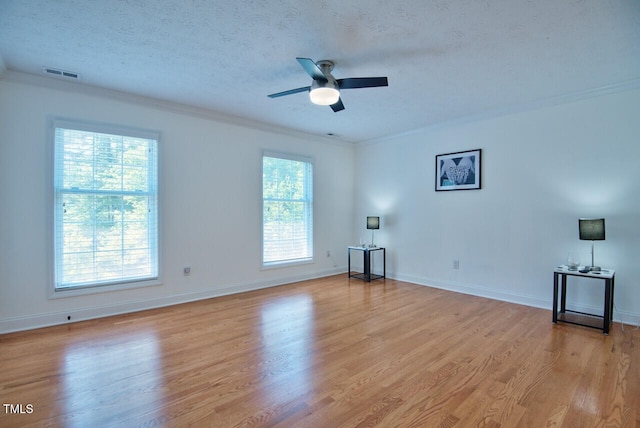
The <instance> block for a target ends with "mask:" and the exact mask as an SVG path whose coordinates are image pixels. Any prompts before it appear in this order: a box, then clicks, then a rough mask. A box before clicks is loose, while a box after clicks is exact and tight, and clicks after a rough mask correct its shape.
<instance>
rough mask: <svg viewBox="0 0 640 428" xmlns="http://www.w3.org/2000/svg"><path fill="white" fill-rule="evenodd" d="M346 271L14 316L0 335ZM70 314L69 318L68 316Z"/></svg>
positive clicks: (0, 327)
mask: <svg viewBox="0 0 640 428" xmlns="http://www.w3.org/2000/svg"><path fill="white" fill-rule="evenodd" d="M340 273H346V267H343V268H334V269H331V270H327V271H323V272H313V273H310V274H308V275H293V276H287V277H282V278H277V279H271V280H268V281H254V282H247V283H238V284H227V285H225V286H223V287H219V288H216V289H212V290H202V291H197V292H191V293H183V294H177V295H171V296H165V297H160V298H157V299H145V300H136V301H130V302H125V303H118V304H114V305H101V306H97V307H92V308H84V309H78V310H72V311H69V310H65V311H64V312H53V313H46V314H39V315H34V316H27V317H15V318H7V319H3V320H0V334H4V333H12V332H16V331H24V330H32V329H35V328H41V327H50V326H54V325H61V324H68V323H72V322H77V321H86V320H90V319H96V318H104V317H108V316H113V315H120V314H126V313H131V312H138V311H144V310H148V309H156V308H162V307H165V306H172V305H178V304H181V303H188V302H193V301H197V300H204V299H211V298H214V297H220V296H226V295H230V294H237V293H243V292H246V291H254V290H259V289H262V288H268V287H276V286H279V285H284V284H290V283H293V282H299V281H306V280H309V279H315V278H323V277H327V276H331V275H337V274H340ZM67 317H71V319H70V320H69V319H67Z"/></svg>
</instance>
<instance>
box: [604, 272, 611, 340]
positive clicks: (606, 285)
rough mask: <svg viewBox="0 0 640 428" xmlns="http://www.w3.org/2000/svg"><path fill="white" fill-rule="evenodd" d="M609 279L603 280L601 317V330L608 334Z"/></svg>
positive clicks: (609, 316)
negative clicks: (602, 310) (602, 312)
mask: <svg viewBox="0 0 640 428" xmlns="http://www.w3.org/2000/svg"><path fill="white" fill-rule="evenodd" d="M611 300H612V299H611V280H610V279H605V281H604V316H603V317H602V332H603V333H604V334H609V325H610V324H611V313H612V311H611Z"/></svg>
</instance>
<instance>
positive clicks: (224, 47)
mask: <svg viewBox="0 0 640 428" xmlns="http://www.w3.org/2000/svg"><path fill="white" fill-rule="evenodd" d="M297 56H301V57H309V58H312V59H314V60H316V61H317V60H321V59H330V60H333V61H334V62H335V63H336V66H335V69H334V72H333V75H334V76H335V77H336V78H345V77H368V76H388V78H389V87H386V88H370V89H354V90H345V91H343V92H342V99H343V102H344V105H345V107H346V109H345V110H344V111H341V112H338V113H334V112H333V111H332V110H331V109H330V108H329V107H319V106H316V105H313V104H311V103H310V102H309V100H308V96H307V94H306V93H300V94H295V95H290V96H287V97H283V98H277V99H270V98H267V94H270V93H274V92H279V91H284V90H287V89H292V88H297V87H300V86H307V85H309V84H310V83H311V79H310V78H309V77H308V76H307V74H305V72H304V70H303V69H302V68H301V67H300V65H299V64H298V63H297V61H296V60H295V58H296V57H297ZM3 62H4V66H5V68H6V70H9V71H18V72H25V73H32V74H42V68H43V67H55V68H59V69H62V70H67V71H72V72H75V73H78V74H79V75H80V78H81V83H82V84H85V85H92V86H98V87H103V88H109V89H114V90H117V91H122V92H127V93H132V94H137V95H143V96H145V97H152V98H157V99H161V100H168V101H174V102H177V103H181V104H185V105H188V106H194V107H198V108H204V109H207V110H212V111H214V112H218V113H222V114H225V115H230V116H237V117H241V118H246V119H249V120H253V121H258V122H262V123H267V124H271V125H275V126H278V127H285V128H290V129H294V130H298V131H303V132H308V133H312V134H319V135H324V134H328V133H332V134H335V135H336V138H339V139H342V140H345V141H364V140H369V139H375V138H380V137H385V136H390V135H395V134H399V133H403V132H408V131H412V130H415V129H421V128H424V127H428V126H432V125H435V124H439V123H442V122H448V121H455V120H463V119H465V118H470V117H477V116H482V115H487V114H492V113H499V112H508V111H514V110H518V109H521V108H525V107H526V106H531V105H539V104H540V103H545V102H550V101H553V100H558V99H563V98H566V97H567V96H577V95H579V94H582V93H593V92H594V91H598V90H601V89H602V88H616V87H620V86H624V87H628V86H629V85H630V84H631V85H636V84H637V82H640V1H637V0H619V1H613V0H611V1H605V0H575V1H569V0H563V1H558V0H535V1H534V0H531V1H529V0H484V1H481V0H457V1H454V0H409V1H388V0H384V1H380V0H353V1H347V0H315V1H306V0H268V1H257V0H255V1H254V0H235V1H229V2H223V1H217V2H214V1H205V0H200V1H199V0H103V1H87V0H56V1H51V0H30V1H25V0H0V66H1V65H2V63H3ZM0 69H1V67H0ZM639 86H640V85H639Z"/></svg>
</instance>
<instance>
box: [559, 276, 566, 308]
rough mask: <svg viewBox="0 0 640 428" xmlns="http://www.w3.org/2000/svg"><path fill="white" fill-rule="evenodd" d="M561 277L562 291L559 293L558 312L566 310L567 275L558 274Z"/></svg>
mask: <svg viewBox="0 0 640 428" xmlns="http://www.w3.org/2000/svg"><path fill="white" fill-rule="evenodd" d="M559 275H560V276H561V277H562V292H561V293H560V312H561V313H563V314H564V313H565V312H566V311H567V275H564V274H559Z"/></svg>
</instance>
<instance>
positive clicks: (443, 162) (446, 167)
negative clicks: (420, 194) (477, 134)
mask: <svg viewBox="0 0 640 428" xmlns="http://www.w3.org/2000/svg"><path fill="white" fill-rule="evenodd" d="M480 155H481V150H480V149H477V150H469V151H466V152H458V153H448V154H444V155H436V191H443V190H473V189H480V177H481V174H480Z"/></svg>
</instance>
